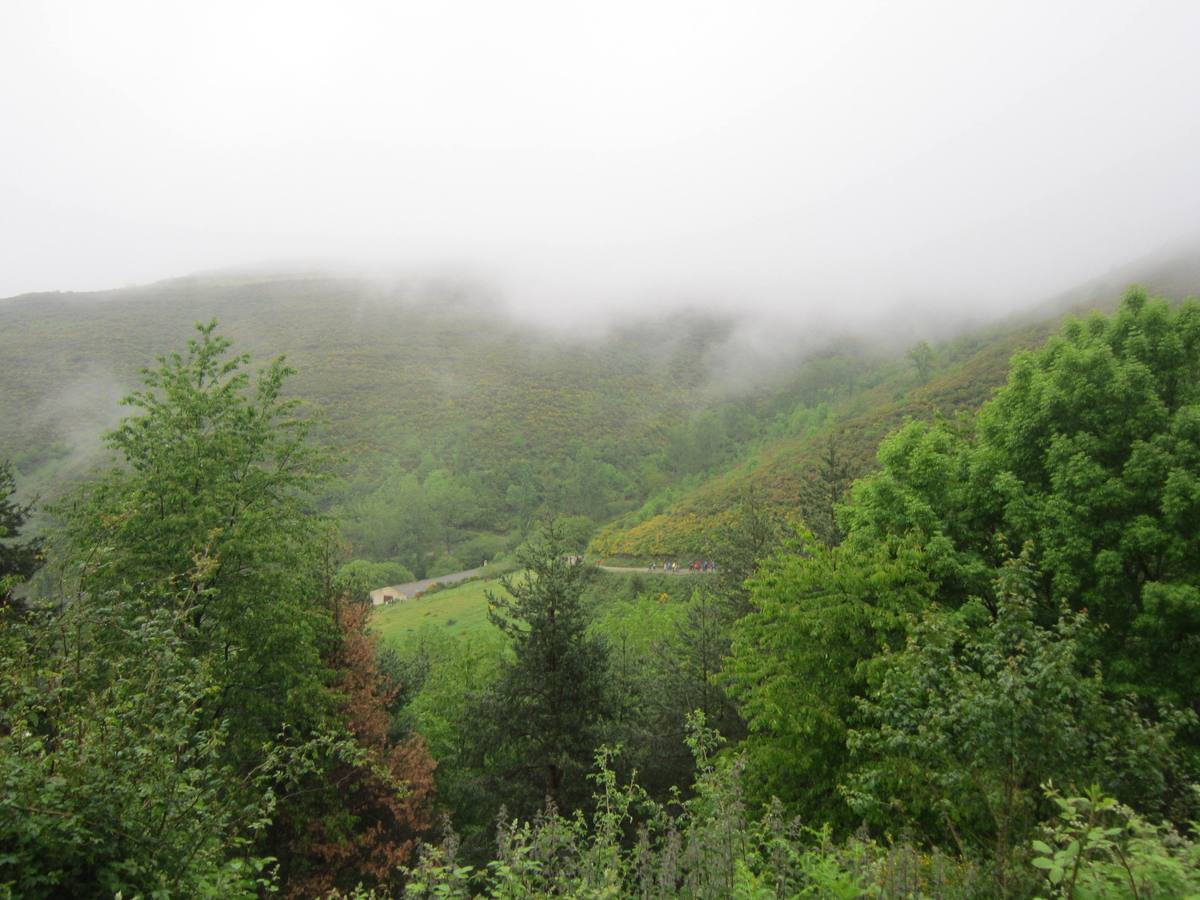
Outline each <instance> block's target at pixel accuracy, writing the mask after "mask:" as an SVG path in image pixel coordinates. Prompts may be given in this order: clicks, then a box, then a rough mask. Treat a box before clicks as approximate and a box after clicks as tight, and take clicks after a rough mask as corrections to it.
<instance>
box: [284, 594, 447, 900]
mask: <svg viewBox="0 0 1200 900" xmlns="http://www.w3.org/2000/svg"><path fill="white" fill-rule="evenodd" d="M369 614H370V607H368V606H366V605H365V604H357V603H343V604H341V605H340V607H339V609H338V616H339V621H340V624H341V627H342V634H343V639H342V642H341V646H340V648H339V649H338V653H337V656H336V658H335V659H334V660H333V661H332V662H333V664H334V667H335V668H336V670H337V671H338V673H339V685H338V686H339V689H340V691H341V693H342V695H343V696H344V697H345V705H344V707H343V711H344V714H345V716H346V723H347V725H348V726H349V728H350V731H351V733H352V734H353V735H354V736H355V737H356V738H357V740H358V742H359V744H360V745H361V746H362V747H363V748H364V749H366V750H367V752H368V754H369V757H370V760H371V764H370V765H359V766H349V765H344V764H343V765H339V766H336V767H335V768H334V769H333V770H332V771H329V772H327V773H326V779H327V783H328V785H330V786H331V787H330V789H329V790H325V791H322V792H320V797H321V800H320V802H318V803H317V804H316V805H308V806H307V808H306V809H305V810H304V811H303V814H304V815H305V821H304V823H303V825H302V826H301V827H296V828H293V829H292V835H293V837H292V840H291V841H290V845H289V846H288V848H287V849H286V851H285V853H287V855H288V856H289V857H290V859H288V860H287V865H286V869H287V875H286V886H285V892H286V894H287V895H288V896H293V897H314V896H321V895H323V894H325V893H328V892H329V891H330V890H332V889H333V888H335V887H342V888H346V887H353V886H354V885H355V884H357V883H359V882H362V883H363V884H365V885H372V884H374V885H381V886H382V885H390V884H392V883H393V882H394V881H395V880H396V869H397V866H399V865H401V864H403V863H405V862H407V861H408V860H409V858H410V857H411V855H412V853H413V850H414V849H415V847H416V843H417V841H418V839H419V838H420V837H421V836H422V835H424V834H427V833H428V832H429V830H430V828H431V826H432V800H433V770H434V767H435V765H436V763H435V762H434V760H433V758H432V757H431V756H430V755H429V751H428V750H427V749H426V747H425V741H424V740H423V739H422V738H421V736H420V735H418V734H413V735H410V736H409V737H407V738H405V739H403V740H402V741H400V742H398V743H393V742H392V740H391V739H390V737H389V734H388V731H389V715H388V710H389V707H390V706H391V703H392V701H393V700H394V699H395V694H396V689H395V688H389V687H387V686H386V685H385V684H384V681H383V679H382V678H381V676H380V672H379V668H378V665H377V663H376V647H375V643H376V639H375V636H374V635H372V634H370V633H368V632H367V630H366V624H367V618H368V616H369ZM298 812H300V811H299V810H296V811H293V813H292V814H291V816H290V818H292V820H293V824H295V825H299V824H300V822H299V816H297V815H296V813H298Z"/></svg>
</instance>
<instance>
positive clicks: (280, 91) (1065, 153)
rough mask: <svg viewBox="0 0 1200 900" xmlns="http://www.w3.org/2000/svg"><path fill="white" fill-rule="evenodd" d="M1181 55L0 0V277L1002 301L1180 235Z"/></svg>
mask: <svg viewBox="0 0 1200 900" xmlns="http://www.w3.org/2000/svg"><path fill="white" fill-rule="evenodd" d="M1198 51H1200V3H1191V2H1179V3H1154V2H1150V3H1145V2H1136V3H1135V2H1129V3H1111V2H1096V0H1086V2H1029V3H1020V2H1005V3H994V4H983V3H976V2H960V0H958V2H943V3H932V2H920V3H915V2H904V3H857V4H851V3H840V2H838V3H832V2H825V3H817V2H803V0H794V2H781V3H757V2H750V0H737V2H729V3H705V2H701V0H690V2H679V3H654V2H630V3H622V2H614V0H605V2H593V3H576V2H569V0H546V2H521V0H505V2H494V0H492V2H487V0H483V2H475V3H468V2H455V0H429V2H422V3H417V2H402V0H393V2H379V3H371V2H347V0H338V2H328V3H320V4H318V3H306V2H297V0H281V2H258V0H237V2H220V0H205V2H169V0H146V2H126V0H106V2H104V3H96V2H89V0H78V2H54V0H4V2H3V4H2V6H0V296H9V295H12V294H16V293H20V292H25V291H33V290H58V289H73V290H86V289H98V288H106V287H114V286H120V285H124V284H127V283H133V282H144V281H149V280H154V279H158V278H164V277H170V276H174V275H181V274H185V273H188V272H192V271H197V270H204V269H209V268H214V267H224V266H231V265H241V264H252V263H262V262H267V263H270V262H272V261H298V260H315V261H318V262H322V263H326V262H327V263H342V264H347V263H348V264H352V265H361V266H370V267H374V268H389V267H394V268H396V269H397V270H403V269H405V268H406V267H438V266H462V267H465V268H467V269H470V270H471V271H473V272H476V273H482V275H483V276H484V277H486V278H489V279H495V281H496V283H497V284H499V285H501V286H502V288H503V290H504V291H505V292H506V293H508V294H509V295H510V298H512V299H513V301H514V302H516V303H517V304H518V305H521V304H525V305H528V306H530V307H532V308H536V309H549V308H552V307H555V306H556V307H557V310H558V313H559V314H561V313H562V311H563V310H564V309H571V308H575V307H579V306H583V305H586V306H588V307H591V308H618V309H624V308H630V307H637V308H644V306H645V305H646V304H648V303H655V302H667V301H668V300H675V299H678V298H681V297H682V298H692V299H699V300H701V301H704V300H711V301H712V302H714V303H717V304H726V305H729V306H731V307H734V308H741V307H748V308H753V307H755V306H756V305H758V306H768V307H770V308H773V309H777V308H784V307H786V308H787V309H789V311H791V312H792V313H797V312H799V313H801V314H803V313H807V312H809V311H812V312H814V313H816V312H819V313H821V314H823V315H829V314H831V311H834V312H837V313H839V314H840V313H843V312H847V311H853V312H854V313H855V314H856V315H861V316H865V315H871V314H874V313H876V312H877V311H879V310H881V309H882V308H883V307H885V306H890V307H891V308H893V309H894V308H895V306H896V305H897V304H914V305H919V306H921V307H922V308H937V307H939V305H940V306H943V307H945V308H947V309H951V308H953V309H957V310H959V311H961V309H962V308H963V307H971V308H973V309H974V308H982V307H987V308H992V309H995V308H1000V307H1001V306H1009V307H1012V306H1016V305H1018V304H1020V303H1028V302H1031V301H1033V300H1036V299H1039V298H1040V297H1041V296H1043V295H1045V294H1047V293H1050V292H1053V291H1057V290H1060V289H1063V288H1066V287H1069V286H1071V285H1072V284H1074V283H1075V282H1077V281H1079V280H1082V279H1086V278H1088V277H1091V276H1093V275H1098V274H1103V272H1105V271H1106V270H1108V269H1110V268H1112V267H1114V266H1116V265H1119V264H1122V263H1125V262H1127V261H1129V260H1131V259H1134V258H1136V257H1138V256H1141V255H1144V254H1146V253H1150V252H1153V251H1156V250H1157V249H1159V248H1160V247H1162V246H1163V245H1164V244H1166V243H1170V242H1174V241H1177V240H1180V239H1190V238H1193V237H1200V152H1198V143H1197V138H1200V88H1198V87H1197V85H1198V84H1200V78H1198V77H1197V74H1196V59H1197V53H1198ZM1197 246H1200V244H1198V245H1197ZM989 305H990V306H989Z"/></svg>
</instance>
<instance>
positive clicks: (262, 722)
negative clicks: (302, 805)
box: [65, 322, 337, 758]
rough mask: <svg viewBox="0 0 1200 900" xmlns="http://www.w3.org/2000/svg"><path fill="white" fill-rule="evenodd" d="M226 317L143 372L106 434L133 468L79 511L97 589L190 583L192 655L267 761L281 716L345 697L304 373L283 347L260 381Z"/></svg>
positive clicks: (83, 555)
mask: <svg viewBox="0 0 1200 900" xmlns="http://www.w3.org/2000/svg"><path fill="white" fill-rule="evenodd" d="M215 327H216V323H215V322H213V323H210V324H208V325H205V326H199V327H198V334H197V337H195V338H194V339H192V340H190V341H189V342H188V346H187V351H186V352H185V353H182V354H181V353H172V354H171V355H169V356H166V357H159V359H158V365H157V367H155V368H153V369H147V370H145V371H144V373H143V375H144V381H145V385H146V387H145V388H144V389H143V390H140V391H137V392H135V393H133V394H132V395H130V396H129V397H127V398H126V400H125V403H126V404H127V405H128V406H130V407H132V408H133V409H134V410H135V414H134V415H132V416H130V417H128V418H126V419H124V420H123V421H122V422H121V424H120V425H119V426H118V428H117V429H116V430H115V431H114V432H112V433H111V434H110V435H109V436H108V438H107V440H108V444H109V446H111V447H112V448H113V449H114V450H116V451H117V452H118V453H119V455H120V457H121V460H120V461H121V465H120V466H119V467H116V468H114V469H112V470H111V471H110V472H109V473H108V474H107V475H106V476H104V477H103V478H102V479H100V480H99V481H98V482H97V483H96V484H94V485H93V486H91V487H90V488H89V489H88V490H87V491H86V493H85V495H84V497H83V498H82V499H81V500H80V501H79V502H77V503H76V504H75V505H74V506H72V507H70V508H68V509H66V510H65V512H66V514H67V518H68V530H69V534H70V537H71V540H72V544H73V546H74V548H75V557H76V558H77V559H78V560H79V562H80V567H79V577H80V587H81V589H82V591H83V593H84V594H85V595H86V596H101V595H104V594H105V593H109V592H115V593H120V594H122V595H124V596H141V597H148V598H149V597H158V596H173V595H175V594H177V593H180V592H183V593H185V594H186V596H187V597H188V598H189V604H188V609H189V611H190V615H191V617H192V621H191V623H190V624H191V625H192V626H193V627H192V629H191V630H190V631H189V632H188V641H189V649H190V652H191V653H192V654H193V655H194V656H195V657H196V658H199V659H203V660H205V661H206V664H207V665H209V666H211V668H212V677H213V678H214V680H215V681H216V683H217V684H218V685H219V692H218V695H217V697H216V699H215V700H213V701H210V704H209V707H208V712H209V715H211V716H212V718H213V719H214V720H221V719H229V720H231V722H232V723H233V728H232V730H231V743H232V744H233V746H234V747H235V748H236V749H237V750H239V751H240V752H242V753H244V754H246V756H247V758H254V756H255V755H256V754H257V753H258V748H259V746H260V745H261V743H262V742H263V741H264V740H268V739H271V738H273V737H274V736H275V734H276V733H277V732H278V730H279V728H280V727H281V726H282V725H283V723H285V722H286V723H288V724H289V725H291V726H300V727H303V726H306V725H307V726H317V725H319V724H320V723H322V722H325V721H328V720H329V718H330V716H331V715H332V714H333V713H334V710H335V708H336V702H335V701H334V699H333V697H332V694H331V692H330V691H329V690H328V685H327V682H328V680H329V676H328V671H327V668H326V666H325V665H324V664H323V663H322V661H321V651H322V648H323V647H325V646H329V645H331V644H332V643H333V642H336V640H337V634H336V629H335V627H334V623H333V618H332V613H331V604H330V601H331V598H330V597H329V595H328V591H329V583H328V582H329V579H328V578H327V577H326V574H327V573H326V572H325V571H324V569H325V567H326V554H325V553H324V545H325V543H326V542H327V540H328V533H327V530H326V528H325V526H323V525H322V523H321V521H320V520H319V519H318V518H316V517H314V516H311V515H309V513H308V510H307V509H306V507H305V498H306V490H307V489H308V488H310V487H311V485H312V484H313V482H314V480H315V479H316V478H317V477H318V475H319V466H320V459H319V457H318V456H317V454H316V453H315V451H314V450H312V449H311V448H310V447H309V445H308V444H307V443H306V440H305V438H306V435H307V430H308V425H307V421H306V420H304V419H303V418H301V417H299V416H298V415H297V409H296V407H297V401H295V400H292V399H288V398H286V397H285V396H284V393H283V388H284V382H285V380H286V378H287V377H288V375H289V374H290V373H291V370H290V369H289V368H288V367H287V366H286V365H285V364H284V362H283V360H282V359H279V360H276V361H274V362H273V363H271V364H269V365H268V366H267V367H265V368H264V369H262V370H261V371H259V372H258V374H257V377H256V378H255V379H254V380H253V381H252V380H251V377H250V375H249V374H248V373H247V372H246V365H247V363H248V357H246V356H232V355H230V354H229V349H230V342H229V341H228V340H227V339H225V338H223V337H221V336H219V335H218V334H216V331H215ZM131 589H136V590H131ZM134 613H135V610H132V609H131V614H134Z"/></svg>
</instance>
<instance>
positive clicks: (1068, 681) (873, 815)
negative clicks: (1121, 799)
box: [848, 550, 1174, 894]
mask: <svg viewBox="0 0 1200 900" xmlns="http://www.w3.org/2000/svg"><path fill="white" fill-rule="evenodd" d="M1030 555H1031V554H1030V553H1029V552H1028V550H1027V551H1026V553H1025V554H1023V555H1022V557H1020V558H1017V559H1014V560H1011V561H1009V562H1008V563H1007V564H1005V566H1004V567H1003V569H1002V571H1001V574H1000V576H999V578H998V581H997V585H996V589H995V592H994V596H993V598H992V604H991V605H992V606H993V607H994V608H995V610H996V615H995V617H994V618H993V616H992V614H991V612H990V611H989V610H988V609H987V608H986V607H985V606H984V604H983V603H981V602H978V601H971V602H969V603H967V604H965V605H964V606H962V607H961V608H960V609H959V610H958V611H956V612H954V613H950V614H947V613H944V612H942V611H941V610H940V609H938V608H931V609H929V610H926V612H925V613H924V615H923V616H922V618H921V622H920V624H919V625H918V626H917V627H916V628H915V629H914V630H913V633H912V635H911V636H910V638H909V640H908V641H907V643H906V644H905V645H904V646H903V647H898V648H896V649H895V650H893V651H891V652H889V653H887V654H886V655H885V656H884V657H883V658H882V660H881V662H880V669H881V673H880V677H879V680H878V684H877V686H875V687H874V688H872V690H871V691H870V693H869V696H868V697H867V698H864V699H861V700H860V701H859V706H860V709H861V711H862V713H863V717H864V718H863V721H862V722H861V724H860V725H859V726H858V727H856V728H855V729H854V730H853V731H852V732H851V733H850V740H849V745H850V747H851V748H852V750H853V751H854V753H855V756H856V758H857V759H858V760H859V761H860V764H859V767H858V768H857V770H856V771H855V772H854V773H853V775H852V776H851V778H849V779H848V785H849V794H850V798H851V803H852V805H853V807H854V808H855V810H856V811H857V812H859V813H860V814H863V815H866V816H867V817H868V818H869V820H870V821H872V822H874V823H875V824H877V825H879V826H880V827H881V828H895V827H896V826H897V824H898V823H900V822H903V823H905V824H907V825H909V826H910V827H912V826H918V827H922V828H923V829H924V832H925V836H926V837H927V838H932V839H934V840H947V841H949V840H952V841H953V842H954V843H955V845H956V846H957V848H958V850H959V852H960V853H962V854H964V855H969V854H971V853H974V852H977V851H978V849H979V848H988V849H990V850H991V855H992V858H993V860H994V863H995V865H996V871H997V878H998V882H999V886H1000V889H1001V893H1002V894H1007V893H1008V891H1009V884H1008V882H1009V870H1010V868H1011V867H1013V866H1014V865H1015V864H1016V863H1017V862H1019V861H1020V858H1021V856H1022V854H1023V851H1022V850H1021V848H1022V847H1023V846H1024V844H1025V843H1026V842H1027V841H1028V840H1029V839H1030V837H1031V836H1032V830H1033V828H1034V826H1035V825H1036V823H1037V822H1038V820H1039V819H1040V818H1043V817H1045V816H1046V815H1048V814H1049V812H1050V810H1049V808H1048V807H1047V805H1046V803H1045V802H1044V800H1043V792H1042V789H1041V786H1042V785H1043V784H1045V783H1048V782H1053V783H1054V784H1057V785H1063V786H1065V785H1072V784H1073V785H1076V786H1080V787H1082V786H1086V785H1089V784H1093V783H1096V784H1100V785H1101V786H1102V787H1103V788H1104V789H1105V790H1106V791H1110V792H1115V793H1118V794H1120V795H1123V796H1125V797H1127V798H1128V799H1130V800H1136V801H1137V802H1138V803H1139V805H1141V806H1142V807H1143V808H1151V809H1154V808H1158V809H1160V810H1161V809H1162V808H1163V800H1164V793H1165V791H1166V788H1167V786H1168V784H1169V783H1170V782H1169V780H1168V779H1169V776H1170V771H1169V770H1170V768H1171V764H1172V762H1173V758H1172V750H1171V743H1172V740H1173V738H1174V733H1173V732H1174V729H1173V728H1172V727H1170V726H1152V725H1150V724H1148V723H1146V722H1144V721H1143V720H1142V719H1141V718H1140V717H1139V716H1138V715H1137V714H1136V712H1134V710H1133V708H1132V706H1131V705H1130V704H1128V703H1119V702H1118V703H1114V702H1112V700H1111V699H1110V698H1109V696H1108V695H1107V694H1106V692H1105V690H1104V685H1103V682H1102V679H1101V675H1100V671H1099V667H1096V668H1093V669H1087V668H1085V667H1084V665H1083V659H1082V648H1081V638H1082V637H1083V635H1084V634H1085V633H1086V626H1087V620H1086V617H1085V616H1084V615H1083V614H1081V613H1070V612H1064V613H1063V615H1062V616H1061V617H1060V618H1059V619H1058V621H1057V622H1055V623H1054V624H1053V625H1051V626H1049V627H1045V626H1041V625H1039V624H1038V623H1037V622H1036V620H1035V602H1034V598H1033V590H1032V586H1033V582H1034V575H1035V573H1034V571H1033V568H1032V566H1031V565H1030V563H1029V559H1028V557H1029V556H1030Z"/></svg>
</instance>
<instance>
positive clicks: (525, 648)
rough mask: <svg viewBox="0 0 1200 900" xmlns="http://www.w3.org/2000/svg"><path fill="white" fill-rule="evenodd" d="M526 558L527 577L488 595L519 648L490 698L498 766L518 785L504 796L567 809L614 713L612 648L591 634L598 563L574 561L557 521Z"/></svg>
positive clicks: (493, 615)
mask: <svg viewBox="0 0 1200 900" xmlns="http://www.w3.org/2000/svg"><path fill="white" fill-rule="evenodd" d="M518 561H519V562H520V564H521V566H522V568H523V569H524V574H523V575H521V576H520V577H519V578H504V579H502V580H501V584H502V585H503V587H504V592H505V593H504V594H496V593H492V592H489V593H488V618H489V619H490V620H491V621H492V623H493V624H494V625H495V626H496V627H497V628H499V629H500V631H501V632H503V633H504V635H505V636H506V637H507V638H508V640H509V642H510V646H511V651H512V655H511V658H509V659H508V660H506V661H505V663H504V664H503V666H502V668H501V671H500V674H499V677H498V678H497V680H496V683H495V685H494V686H493V688H492V689H491V691H490V692H489V697H488V703H489V706H490V715H489V717H488V718H489V721H490V722H491V723H492V728H493V729H494V730H493V732H492V734H491V735H490V740H492V741H494V748H493V749H492V750H491V752H490V753H489V754H488V756H489V759H490V766H489V767H492V766H494V767H496V768H497V771H498V774H499V777H500V778H501V779H502V780H503V781H506V782H509V783H510V784H511V785H513V786H516V787H517V791H516V792H511V791H506V792H505V793H507V794H509V795H510V796H513V798H514V800H515V802H516V803H517V804H519V805H520V806H522V807H524V808H526V809H531V808H536V806H537V805H538V804H539V803H540V802H541V801H542V800H543V799H547V800H549V801H551V802H553V803H555V804H556V805H559V806H560V807H565V806H569V805H570V804H571V803H573V802H575V801H577V800H578V799H579V798H580V797H581V793H580V791H581V789H582V788H583V787H584V784H583V779H582V777H581V773H582V772H584V771H586V770H587V767H588V764H589V761H590V759H591V755H592V752H593V750H594V749H595V747H596V745H597V743H598V739H599V735H600V729H601V726H602V725H603V723H604V721H605V719H606V718H607V717H608V716H609V712H610V702H609V696H608V690H607V687H608V680H609V672H608V665H609V655H608V648H607V646H606V644H605V643H604V641H603V640H602V639H600V638H599V637H597V636H595V635H594V634H592V633H590V631H589V630H588V625H589V622H590V619H591V616H590V613H589V611H588V609H587V608H585V606H584V604H583V602H582V595H583V589H584V586H585V583H586V581H587V579H588V578H589V577H590V572H589V569H588V568H587V567H586V566H583V565H580V564H577V563H573V562H570V561H568V559H567V556H566V554H565V548H564V545H563V543H562V539H561V535H559V533H558V531H557V529H556V528H555V527H554V526H549V527H548V528H547V529H546V531H545V533H544V535H542V536H541V537H540V538H538V539H537V540H535V541H534V542H532V543H531V544H529V545H527V547H526V548H525V549H524V550H522V551H521V552H520V553H519V554H518Z"/></svg>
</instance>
